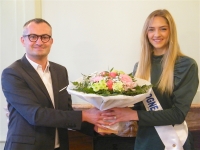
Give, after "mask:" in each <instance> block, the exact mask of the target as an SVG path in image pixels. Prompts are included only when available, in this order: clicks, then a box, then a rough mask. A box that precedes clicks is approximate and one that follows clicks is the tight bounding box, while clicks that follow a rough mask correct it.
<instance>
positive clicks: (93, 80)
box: [90, 76, 103, 82]
mask: <svg viewBox="0 0 200 150" xmlns="http://www.w3.org/2000/svg"><path fill="white" fill-rule="evenodd" d="M102 79H103V77H101V76H96V77H93V78H91V79H90V80H91V81H92V82H99V81H100V80H102Z"/></svg>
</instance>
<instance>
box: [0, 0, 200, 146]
mask: <svg viewBox="0 0 200 150" xmlns="http://www.w3.org/2000/svg"><path fill="white" fill-rule="evenodd" d="M58 8H59V9H58ZM159 8H165V9H168V10H169V11H170V12H171V13H172V15H173V17H174V19H175V21H176V24H177V29H178V37H179V44H180V46H181V49H182V51H183V52H184V53H185V54H187V55H189V56H190V57H192V58H194V59H195V60H196V61H197V63H198V65H199V66H200V42H199V41H200V37H199V35H200V29H199V27H200V24H199V20H200V19H199V18H200V13H199V10H200V2H199V1H198V0H190V1H183V0H176V1H171V0H168V1H166V0H160V1H153V0H146V1H135V0H132V1H131V0H129V1H122V0H119V1H116V0H107V1H103V0H79V1H73V0H28V1H27V0H1V1H0V73H1V72H2V70H3V69H4V68H5V67H6V66H8V65H9V64H11V63H12V62H13V61H15V60H16V59H19V58H21V57H22V55H23V54H24V49H23V47H22V46H21V44H20V40H19V38H20V36H21V34H22V26H23V24H24V23H25V22H26V21H27V20H29V19H32V18H34V17H43V18H44V19H46V20H47V21H48V22H49V23H50V24H51V25H52V27H53V38H54V44H53V47H52V51H51V54H50V56H49V59H50V60H52V61H55V62H57V63H60V64H62V65H64V66H66V67H67V69H68V72H69V79H70V81H73V80H75V79H77V78H79V77H80V76H81V73H83V74H89V73H91V72H94V71H101V70H107V69H109V68H110V69H111V68H112V67H115V68H116V69H121V70H124V71H125V72H127V73H129V72H131V71H132V69H133V66H134V64H135V62H137V61H138V56H139V49H140V34H141V30H142V26H143V23H144V21H145V19H146V17H147V15H148V14H149V13H150V12H152V11H153V10H155V9H159ZM73 103H86V102H84V101H83V100H80V99H78V98H76V97H74V96H73ZM193 103H195V104H196V103H200V91H199V90H198V92H197V95H196V97H195V99H194V101H193ZM0 106H1V108H0V122H1V124H0V141H4V140H5V138H6V132H7V127H6V126H7V121H6V117H5V111H4V110H3V107H5V106H6V100H5V98H4V95H3V93H2V92H1V91H0ZM0 146H1V143H0Z"/></svg>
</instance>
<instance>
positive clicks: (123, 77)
mask: <svg viewBox="0 0 200 150" xmlns="http://www.w3.org/2000/svg"><path fill="white" fill-rule="evenodd" d="M119 78H120V79H121V81H122V82H123V83H124V82H133V81H132V79H131V77H130V76H128V75H127V74H120V76H119Z"/></svg>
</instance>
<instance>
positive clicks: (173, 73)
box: [103, 10, 199, 150]
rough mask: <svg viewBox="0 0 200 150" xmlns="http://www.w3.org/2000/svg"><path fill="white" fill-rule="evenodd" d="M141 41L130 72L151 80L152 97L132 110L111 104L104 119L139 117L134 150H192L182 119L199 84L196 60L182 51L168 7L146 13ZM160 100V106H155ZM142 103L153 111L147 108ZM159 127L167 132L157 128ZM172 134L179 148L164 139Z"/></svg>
mask: <svg viewBox="0 0 200 150" xmlns="http://www.w3.org/2000/svg"><path fill="white" fill-rule="evenodd" d="M141 42H142V47H141V56H140V60H139V63H137V64H136V65H135V67H134V71H133V75H134V76H135V77H138V78H142V79H145V80H151V83H152V85H153V88H152V89H153V92H154V93H155V97H153V98H152V97H148V98H147V100H146V103H145V102H144V103H143V102H140V103H138V104H136V105H135V108H134V110H133V109H130V108H113V109H111V112H105V113H104V114H103V115H104V119H105V120H107V119H112V118H116V120H115V121H114V122H112V123H111V124H110V125H112V124H115V123H117V122H120V121H129V120H137V121H138V126H139V128H138V132H137V136H136V141H135V148H134V150H149V149H151V150H164V149H177V150H180V149H184V150H192V149H194V147H193V141H192V136H191V134H190V133H189V132H187V129H188V128H187V126H186V125H185V122H184V120H185V117H186V115H187V113H188V111H189V109H190V106H191V103H192V100H193V98H194V96H195V94H196V91H197V88H198V83H199V80H198V67H197V64H196V62H195V61H194V60H193V59H192V58H189V57H188V56H185V55H184V54H183V53H182V52H181V50H180V48H179V44H178V39H177V31H176V26H175V22H174V20H173V18H172V16H171V14H170V13H169V12H168V11H167V10H155V11H153V12H152V13H151V14H150V15H149V16H148V18H147V19H146V22H145V24H144V27H143V32H142V39H141ZM152 94H153V93H152ZM151 96H152V95H151ZM152 99H153V100H154V99H155V100H156V99H157V100H158V102H157V103H152V101H151V100H152ZM149 100H150V101H149ZM148 101H149V102H150V103H148ZM159 104H160V105H161V107H159V109H157V106H159ZM145 106H147V109H148V110H152V111H147V110H146V109H145ZM148 106H149V107H148ZM154 109H157V110H156V111H154ZM167 125H169V126H170V129H168V127H166V126H167ZM174 125H176V126H174ZM157 126H159V127H157ZM177 126H178V127H177ZM179 126H180V127H179ZM160 127H161V128H163V129H164V131H166V132H163V130H162V131H159V130H160V129H159V128H160ZM174 127H176V128H178V129H177V130H179V131H181V132H180V133H181V134H183V135H178V136H177V134H176V132H174V131H170V130H171V128H172V130H174ZM163 133H164V134H163ZM184 134H185V139H184ZM171 135H175V136H176V138H177V139H176V140H178V142H179V144H182V145H181V146H180V145H179V146H180V147H181V148H180V147H179V148H178V144H177V143H176V142H173V141H172V142H168V141H166V140H165V138H166V139H167V140H168V139H170V136H171ZM170 140H173V137H171V139H170Z"/></svg>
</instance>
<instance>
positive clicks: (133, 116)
mask: <svg viewBox="0 0 200 150" xmlns="http://www.w3.org/2000/svg"><path fill="white" fill-rule="evenodd" d="M101 116H102V117H103V120H104V121H105V122H107V120H112V121H111V122H110V123H109V125H113V124H115V123H118V122H122V121H130V120H139V119H138V114H137V111H135V110H132V109H131V108H128V107H125V108H117V107H116V108H112V109H109V110H108V111H104V112H102V113H101Z"/></svg>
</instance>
